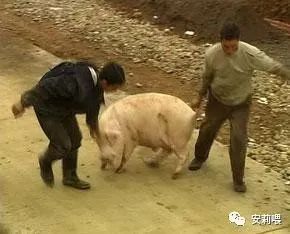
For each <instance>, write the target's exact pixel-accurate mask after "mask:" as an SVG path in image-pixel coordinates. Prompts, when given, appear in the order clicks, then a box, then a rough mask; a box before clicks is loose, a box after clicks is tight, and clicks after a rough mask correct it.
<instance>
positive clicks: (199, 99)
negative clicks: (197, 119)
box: [190, 96, 202, 111]
mask: <svg viewBox="0 0 290 234" xmlns="http://www.w3.org/2000/svg"><path fill="white" fill-rule="evenodd" d="M201 102H202V97H200V96H198V97H197V98H196V99H194V100H193V101H192V103H191V104H190V107H191V108H192V109H193V110H194V111H196V109H199V108H200V106H201Z"/></svg>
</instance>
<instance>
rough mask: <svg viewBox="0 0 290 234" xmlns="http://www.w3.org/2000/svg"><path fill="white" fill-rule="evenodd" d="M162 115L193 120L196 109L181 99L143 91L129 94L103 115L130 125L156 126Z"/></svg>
mask: <svg viewBox="0 0 290 234" xmlns="http://www.w3.org/2000/svg"><path fill="white" fill-rule="evenodd" d="M160 115H162V116H164V117H166V118H167V120H168V121H169V122H174V121H175V122H178V123H179V122H180V121H186V120H189V121H190V120H191V119H192V118H193V116H194V115H195V113H194V111H193V110H192V109H191V108H190V107H189V106H188V105H187V104H186V103H185V102H183V101H182V100H181V99H179V98H177V97H174V96H171V95H167V94H161V93H143V94H135V95H129V96H127V97H125V98H122V99H121V100H119V101H117V102H115V103H113V104H112V105H110V106H109V107H108V108H107V109H106V110H105V111H104V112H103V114H102V115H101V118H100V122H102V121H103V120H102V119H110V118H117V119H118V121H120V122H130V125H132V124H134V125H136V124H137V125H140V124H141V123H143V124H144V125H143V127H146V126H147V127H154V126H155V124H156V118H158V117H160Z"/></svg>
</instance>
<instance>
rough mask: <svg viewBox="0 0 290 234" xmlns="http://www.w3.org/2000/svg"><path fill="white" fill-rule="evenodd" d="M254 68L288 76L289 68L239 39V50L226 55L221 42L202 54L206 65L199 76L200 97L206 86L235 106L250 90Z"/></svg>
mask: <svg viewBox="0 0 290 234" xmlns="http://www.w3.org/2000/svg"><path fill="white" fill-rule="evenodd" d="M254 70H260V71H266V72H269V73H273V74H277V75H280V76H282V77H284V78H286V79H289V76H290V74H289V70H287V69H286V68H285V67H283V66H282V64H280V63H279V62H277V61H275V60H274V59H272V58H270V57H269V56H267V55H266V54H265V53H264V52H262V51H261V50H259V49H258V48H256V47H254V46H252V45H250V44H247V43H245V42H242V41H240V42H239V49H238V51H237V52H236V53H234V54H233V55H231V56H229V55H226V54H225V53H224V51H223V49H222V45H221V43H217V44H215V45H213V46H212V47H210V48H209V49H208V50H207V51H206V54H205V67H204V71H203V75H202V80H203V83H202V88H201V90H200V95H201V96H203V95H204V94H205V93H206V92H207V90H208V88H210V89H211V92H212V94H213V95H214V96H215V98H217V99H218V100H219V101H220V102H222V103H223V104H225V105H231V106H233V105H238V104H241V103H242V102H244V101H245V100H246V99H247V98H248V97H249V96H250V95H251V93H252V86H251V79H252V75H253V71H254Z"/></svg>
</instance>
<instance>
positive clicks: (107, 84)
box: [99, 62, 126, 92]
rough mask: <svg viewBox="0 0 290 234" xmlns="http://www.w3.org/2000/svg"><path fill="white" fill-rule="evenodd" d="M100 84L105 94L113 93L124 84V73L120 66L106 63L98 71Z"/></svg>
mask: <svg viewBox="0 0 290 234" xmlns="http://www.w3.org/2000/svg"><path fill="white" fill-rule="evenodd" d="M99 78H100V84H101V86H102V88H103V90H104V91H105V92H113V91H116V90H117V89H118V88H120V87H121V86H123V85H124V84H125V82H126V79H125V72H124V70H123V68H122V66H121V65H119V64H118V63H115V62H108V63H106V64H105V65H104V67H103V68H102V69H101V70H100V73H99Z"/></svg>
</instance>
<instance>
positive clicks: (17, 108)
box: [11, 101, 25, 119]
mask: <svg viewBox="0 0 290 234" xmlns="http://www.w3.org/2000/svg"><path fill="white" fill-rule="evenodd" d="M11 111H12V113H13V115H14V118H15V119H17V118H20V117H21V116H22V115H23V114H24V112H25V108H24V107H23V106H22V104H21V101H18V102H16V103H14V104H13V105H12V107H11Z"/></svg>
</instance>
